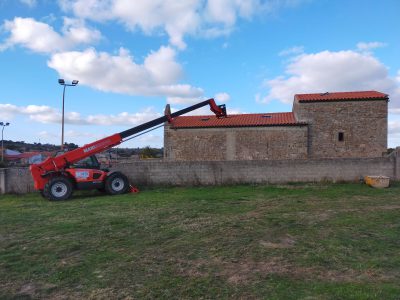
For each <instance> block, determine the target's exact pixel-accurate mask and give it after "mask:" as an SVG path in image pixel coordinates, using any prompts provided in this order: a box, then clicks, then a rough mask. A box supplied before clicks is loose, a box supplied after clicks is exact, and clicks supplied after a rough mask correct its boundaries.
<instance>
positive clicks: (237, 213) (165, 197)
mask: <svg viewBox="0 0 400 300" xmlns="http://www.w3.org/2000/svg"><path fill="white" fill-rule="evenodd" d="M0 290H1V291H0V298H6V299H7V298H14V297H15V298H26V299H29V298H57V299H63V298H66V299H67V298H68V299H77V298H86V299H87V298H89V299H90V298H91V299H118V298H119V299H121V298H122V299H124V298H128V299H153V298H163V299H177V298H179V299H181V298H186V299H187V298H203V299H224V298H230V299H232V298H233V299H237V298H242V299H258V298H265V299H399V298H400V185H395V186H392V187H391V188H389V189H385V190H377V189H372V188H369V187H367V186H365V185H362V184H334V185H330V184H326V185H306V184H298V185H285V186H233V187H212V188H205V187H202V188H157V189H148V190H143V191H142V192H141V193H140V194H138V195H135V194H127V195H123V196H115V197H108V196H101V195H96V194H81V195H76V196H75V197H74V198H73V200H71V201H67V202H58V203H54V202H48V201H45V200H43V199H42V198H41V197H40V196H38V195H36V194H29V195H26V196H1V198H0Z"/></svg>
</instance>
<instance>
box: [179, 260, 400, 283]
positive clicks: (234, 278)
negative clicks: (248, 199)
mask: <svg viewBox="0 0 400 300" xmlns="http://www.w3.org/2000/svg"><path fill="white" fill-rule="evenodd" d="M177 266H178V268H179V273H180V274H181V275H184V276H189V277H205V276H210V275H213V276H216V277H222V278H225V279H226V280H227V281H228V282H230V283H232V284H247V283H248V282H250V281H251V280H253V279H254V278H256V277H257V276H261V277H265V276H268V275H270V274H279V275H285V276H290V277H293V278H299V279H309V280H316V279H318V280H323V281H329V282H365V281H367V282H368V281H374V282H376V281H389V280H393V279H395V278H400V273H396V274H387V273H384V272H382V271H380V270H364V271H357V270H354V269H344V270H326V269H323V268H318V267H301V266H296V265H294V264H292V263H290V262H288V261H286V260H284V259H282V258H278V257H275V258H271V259H270V260H268V261H253V260H248V259H246V260H238V261H236V260H234V261H222V260H220V259H212V260H209V261H208V260H205V259H201V260H193V261H179V262H177Z"/></svg>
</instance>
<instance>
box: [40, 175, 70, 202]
mask: <svg viewBox="0 0 400 300" xmlns="http://www.w3.org/2000/svg"><path fill="white" fill-rule="evenodd" d="M73 189H74V188H73V186H72V182H71V180H70V179H69V178H67V177H64V176H57V177H53V178H51V179H50V180H49V181H48V182H47V183H46V185H45V186H44V190H43V195H44V196H45V197H46V198H47V199H49V200H50V201H63V200H68V199H69V198H71V196H72V192H73Z"/></svg>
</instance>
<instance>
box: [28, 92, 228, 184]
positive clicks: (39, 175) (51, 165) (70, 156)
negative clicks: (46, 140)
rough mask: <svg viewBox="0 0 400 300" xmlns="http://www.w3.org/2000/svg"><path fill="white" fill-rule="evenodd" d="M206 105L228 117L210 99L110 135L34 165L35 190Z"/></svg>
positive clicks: (218, 115)
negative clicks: (90, 158) (131, 138)
mask: <svg viewBox="0 0 400 300" xmlns="http://www.w3.org/2000/svg"><path fill="white" fill-rule="evenodd" d="M206 105H210V109H211V111H212V112H213V113H215V115H216V116H217V118H224V117H226V108H225V105H216V103H215V101H214V99H208V100H205V101H203V102H200V103H197V104H195V105H192V106H189V107H187V108H184V109H182V110H179V111H177V112H174V113H172V114H170V115H165V116H163V117H160V118H157V119H154V120H152V121H149V122H147V123H144V124H141V125H139V126H136V127H133V128H131V129H128V130H125V131H122V132H120V133H116V134H114V135H110V136H108V137H106V138H104V139H101V140H98V141H95V142H93V143H91V144H87V145H84V146H82V147H80V148H77V149H75V150H72V151H69V152H66V153H64V154H62V155H59V156H57V157H49V158H48V159H46V160H45V161H44V162H42V163H40V164H33V165H31V166H30V171H31V173H32V177H33V179H34V182H35V189H37V190H43V188H44V185H45V184H46V182H47V181H48V178H46V177H48V176H49V175H51V174H53V173H54V172H61V173H62V172H63V170H64V169H65V168H68V166H70V165H71V164H73V163H75V162H77V161H80V160H82V159H84V158H86V157H88V156H91V155H94V154H96V153H100V152H103V151H105V150H107V149H110V148H112V147H114V146H117V145H119V144H121V143H122V142H123V141H124V139H126V138H127V137H129V136H132V135H134V134H137V133H140V132H143V131H145V130H148V129H150V128H153V127H155V126H157V125H160V124H162V123H164V122H167V121H170V120H171V119H172V118H175V117H178V116H180V115H183V114H185V113H188V112H190V111H193V110H195V109H198V108H200V107H203V106H206Z"/></svg>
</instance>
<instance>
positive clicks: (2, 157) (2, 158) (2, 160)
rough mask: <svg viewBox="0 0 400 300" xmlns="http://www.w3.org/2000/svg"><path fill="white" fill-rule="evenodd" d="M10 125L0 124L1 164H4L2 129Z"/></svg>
mask: <svg viewBox="0 0 400 300" xmlns="http://www.w3.org/2000/svg"><path fill="white" fill-rule="evenodd" d="M9 125H10V123H8V122H6V123H4V122H0V126H2V127H3V128H2V129H1V162H4V138H3V136H4V128H5V127H6V126H9Z"/></svg>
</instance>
